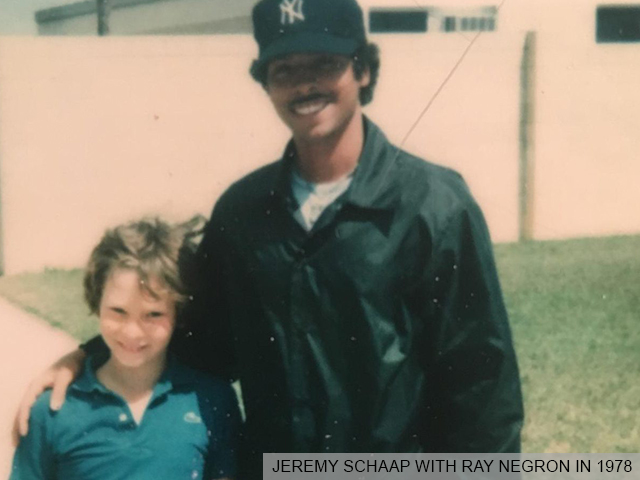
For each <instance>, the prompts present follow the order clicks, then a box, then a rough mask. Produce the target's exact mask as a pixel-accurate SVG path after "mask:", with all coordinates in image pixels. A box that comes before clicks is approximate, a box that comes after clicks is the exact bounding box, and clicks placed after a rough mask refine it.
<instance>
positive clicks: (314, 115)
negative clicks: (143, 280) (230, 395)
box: [60, 0, 523, 477]
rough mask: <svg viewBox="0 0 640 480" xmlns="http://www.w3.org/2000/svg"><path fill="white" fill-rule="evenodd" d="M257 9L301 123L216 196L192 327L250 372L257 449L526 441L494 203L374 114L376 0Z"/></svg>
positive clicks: (278, 102) (218, 367)
mask: <svg viewBox="0 0 640 480" xmlns="http://www.w3.org/2000/svg"><path fill="white" fill-rule="evenodd" d="M253 21H254V34H255V38H256V40H257V42H258V44H259V47H260V52H259V57H258V59H257V60H256V61H255V62H254V65H253V66H252V69H251V70H252V74H253V76H254V78H256V79H257V80H258V81H259V82H261V83H262V86H263V87H264V89H265V91H266V93H267V95H268V96H269V98H270V99H271V102H272V103H273V105H274V108H275V109H276V111H277V113H278V114H279V116H280V118H281V119H282V120H283V122H284V123H285V124H286V125H287V126H288V127H289V128H290V130H291V132H292V136H293V138H292V141H291V142H290V143H289V145H288V146H287V147H286V149H285V152H284V155H283V157H282V159H281V160H279V161H277V162H275V163H273V164H270V165H267V166H266V167H263V168H261V169H259V170H257V171H256V172H253V173H252V174H250V175H248V176H247V177H245V178H243V179H242V180H240V181H239V182H237V183H236V184H235V185H233V186H231V187H230V188H229V190H228V191H227V192H226V193H225V194H224V195H223V196H222V197H221V198H220V200H219V201H218V203H217V205H216V206H215V208H214V210H213V213H212V216H211V221H210V223H209V225H208V227H207V230H206V232H205V236H204V239H203V241H202V244H201V245H200V251H199V255H200V259H201V261H200V271H199V278H198V291H197V293H196V295H195V296H194V297H195V298H194V302H193V305H192V308H193V311H192V314H193V316H194V318H196V319H197V322H198V323H197V325H196V326H195V327H194V329H192V330H190V331H189V332H186V334H185V335H183V336H182V337H181V338H179V339H177V340H176V345H175V348H176V350H177V351H178V352H180V353H181V355H182V356H183V357H184V358H188V359H190V360H191V362H192V363H195V364H197V365H200V366H201V367H202V366H208V368H209V370H211V371H214V372H217V373H220V374H223V375H229V376H235V377H236V378H239V379H240V381H241V384H242V391H243V397H244V405H245V411H246V424H245V433H244V449H243V450H244V455H245V460H244V461H243V462H241V465H243V466H244V467H245V468H246V469H247V471H248V474H249V475H256V476H257V475H260V474H261V473H260V472H261V468H260V462H261V454H262V452H294V451H300V452H419V451H424V452H516V451H519V448H520V428H521V425H522V417H523V411H522V400H521V393H520V383H519V377H518V371H517V365H516V360H515V355H514V351H513V346H512V341H511V335H510V332H509V327H508V322H507V315H506V312H505V308H504V305H503V301H502V296H501V291H500V287H499V283H498V278H497V274H496V270H495V265H494V261H493V255H492V249H491V243H490V239H489V235H488V232H487V229H486V226H485V223H484V220H483V217H482V214H481V212H480V209H479V208H478V206H477V205H476V203H475V202H474V200H473V198H472V197H471V195H470V193H469V191H468V189H467V187H466V186H465V184H464V182H463V180H462V179H461V177H460V176H459V175H458V174H457V173H455V172H453V171H451V170H448V169H445V168H442V167H438V166H435V165H433V164H430V163H428V162H425V161H423V160H421V159H418V158H416V157H413V156H411V155H410V154H408V153H406V152H404V151H401V150H399V149H398V148H397V147H395V146H393V145H392V144H390V143H389V142H388V141H387V140H386V138H385V136H384V135H383V133H382V132H381V131H380V130H379V129H378V128H377V127H376V126H375V125H374V124H373V123H372V122H371V121H369V120H368V119H367V118H366V117H364V116H363V113H362V103H366V102H367V101H369V100H370V99H371V97H372V94H373V87H374V86H375V82H376V78H377V74H378V66H379V62H378V56H377V49H376V48H375V46H372V45H370V44H368V43H367V40H366V37H365V29H364V22H363V16H362V11H361V9H360V7H359V6H358V5H357V3H356V2H355V0H261V1H260V2H259V3H258V4H257V5H256V7H255V8H254V10H253ZM60 383H62V382H60ZM241 477H242V475H241Z"/></svg>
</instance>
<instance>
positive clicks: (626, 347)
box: [496, 236, 640, 453]
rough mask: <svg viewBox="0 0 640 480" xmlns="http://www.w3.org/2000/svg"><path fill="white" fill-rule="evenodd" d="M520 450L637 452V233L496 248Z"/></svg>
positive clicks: (639, 305)
mask: <svg viewBox="0 0 640 480" xmlns="http://www.w3.org/2000/svg"><path fill="white" fill-rule="evenodd" d="M496 257H497V262H498V268H499V270H500V274H501V279H502V284H503V290H504V295H505V299H506V302H507V308H508V310H509V313H510V316H511V324H512V328H513V334H514V339H515V344H516V350H517V352H518V357H519V362H520V371H521V375H522V380H523V389H524V395H525V407H526V416H527V420H526V427H525V430H524V436H523V447H524V449H525V450H526V451H528V452H534V451H535V452H545V451H549V452H585V453H588V452H640V420H639V419H640V417H639V415H638V412H640V328H639V327H640V325H639V323H638V320H639V319H640V237H639V236H634V237H611V238H598V239H583V240H570V241H562V242H534V243H524V244H512V245H499V246H497V248H496Z"/></svg>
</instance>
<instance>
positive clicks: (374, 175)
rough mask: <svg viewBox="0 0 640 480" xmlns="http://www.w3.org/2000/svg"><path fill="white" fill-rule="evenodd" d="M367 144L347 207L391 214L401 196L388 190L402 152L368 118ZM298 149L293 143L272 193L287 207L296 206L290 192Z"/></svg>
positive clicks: (287, 148) (365, 123)
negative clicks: (285, 203)
mask: <svg viewBox="0 0 640 480" xmlns="http://www.w3.org/2000/svg"><path fill="white" fill-rule="evenodd" d="M363 123H364V134H365V140H364V145H363V148H362V153H361V154H360V158H359V160H358V165H357V167H356V169H355V171H354V173H353V180H352V182H351V185H350V187H349V189H348V190H347V192H346V193H345V203H350V204H353V205H356V206H358V207H361V208H365V209H376V210H388V209H392V208H393V207H394V205H395V203H396V200H397V196H398V192H397V191H396V189H393V188H389V186H390V185H391V182H390V180H391V176H390V175H391V173H392V171H393V169H394V167H395V165H396V162H397V158H398V155H399V153H400V150H399V149H398V148H397V147H395V146H393V145H391V144H390V143H389V141H388V140H387V138H386V137H385V135H384V133H382V131H381V130H380V129H379V128H378V126H377V125H376V124H375V123H373V122H372V121H371V120H369V118H367V117H366V116H363ZM295 158H296V148H295V145H294V143H293V140H290V141H289V143H288V144H287V146H286V148H285V151H284V154H283V156H282V158H281V161H280V168H279V171H278V174H277V176H276V179H275V184H274V187H273V191H274V192H275V194H277V195H278V196H279V197H280V198H282V199H284V200H285V201H286V202H287V203H288V204H294V203H295V200H293V198H292V191H291V172H292V170H293V168H294V162H295Z"/></svg>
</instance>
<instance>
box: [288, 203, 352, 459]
mask: <svg viewBox="0 0 640 480" xmlns="http://www.w3.org/2000/svg"><path fill="white" fill-rule="evenodd" d="M339 210H340V204H338V203H334V204H332V205H329V206H328V207H327V209H326V210H325V211H324V212H323V213H322V215H321V216H320V218H319V221H318V223H316V225H315V226H314V227H313V228H312V230H311V231H310V232H308V233H307V235H306V236H305V239H304V240H303V241H302V242H301V243H300V246H298V247H297V248H296V255H295V260H294V264H293V268H292V274H291V297H290V298H291V303H290V305H291V311H290V315H291V325H292V334H293V335H292V337H291V341H290V358H289V366H290V369H289V372H290V378H289V381H290V389H291V395H292V401H293V408H292V438H293V447H294V450H296V451H313V450H314V449H315V448H317V445H315V444H316V443H317V437H318V434H319V433H318V425H317V420H316V417H315V414H314V404H313V402H314V399H313V398H312V397H311V389H310V381H311V379H310V377H311V371H310V362H312V359H311V358H310V356H311V354H310V351H309V336H310V335H313V331H314V324H313V323H314V315H317V312H312V311H311V309H312V308H314V306H315V305H317V304H318V302H317V298H315V293H314V292H315V291H317V290H316V289H314V288H312V285H311V282H312V281H314V280H313V278H312V277H313V271H314V262H317V261H320V260H319V258H318V256H319V255H320V254H321V252H320V250H321V249H322V248H323V247H324V246H325V245H326V243H327V242H328V241H330V239H331V238H332V236H331V235H329V234H328V232H329V231H330V229H332V228H333V225H332V224H333V223H334V222H335V221H336V216H337V213H338V211H339Z"/></svg>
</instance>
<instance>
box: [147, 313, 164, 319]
mask: <svg viewBox="0 0 640 480" xmlns="http://www.w3.org/2000/svg"><path fill="white" fill-rule="evenodd" d="M162 316H164V312H149V313H148V314H147V318H160V317H162Z"/></svg>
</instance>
